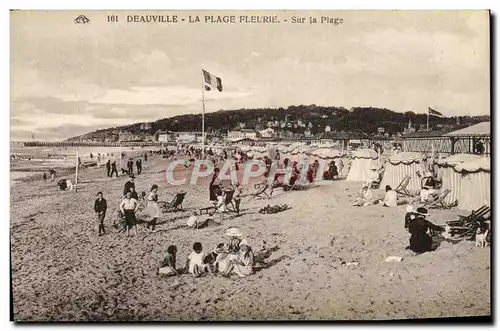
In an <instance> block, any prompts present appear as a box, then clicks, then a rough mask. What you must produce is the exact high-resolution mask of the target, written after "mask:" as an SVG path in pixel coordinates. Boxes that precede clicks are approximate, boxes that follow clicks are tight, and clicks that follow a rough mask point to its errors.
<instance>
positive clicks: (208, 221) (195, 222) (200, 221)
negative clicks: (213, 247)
mask: <svg viewBox="0 0 500 331" xmlns="http://www.w3.org/2000/svg"><path fill="white" fill-rule="evenodd" d="M214 214H215V211H214V210H212V211H210V212H209V213H208V214H207V215H198V213H197V212H193V214H192V215H191V216H189V218H188V220H187V221H186V226H187V227H188V228H192V229H203V228H206V227H207V226H209V225H220V223H219V222H217V221H216V220H214V219H213V215H214Z"/></svg>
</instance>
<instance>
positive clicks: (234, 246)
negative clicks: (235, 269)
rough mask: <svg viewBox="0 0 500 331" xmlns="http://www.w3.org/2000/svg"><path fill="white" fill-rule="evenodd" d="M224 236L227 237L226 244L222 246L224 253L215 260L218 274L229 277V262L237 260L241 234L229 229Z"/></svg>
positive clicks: (236, 230) (238, 231)
mask: <svg viewBox="0 0 500 331" xmlns="http://www.w3.org/2000/svg"><path fill="white" fill-rule="evenodd" d="M225 236H226V237H228V242H227V243H226V244H225V245H224V246H225V249H224V252H223V253H221V254H220V255H219V257H218V258H217V260H218V261H217V263H218V266H219V267H218V268H219V272H220V273H221V275H223V276H227V275H229V273H230V272H231V270H232V266H231V261H233V260H236V259H237V258H238V252H239V250H240V243H241V237H242V236H243V234H242V233H241V231H240V230H239V229H237V228H229V229H227V230H226V233H225Z"/></svg>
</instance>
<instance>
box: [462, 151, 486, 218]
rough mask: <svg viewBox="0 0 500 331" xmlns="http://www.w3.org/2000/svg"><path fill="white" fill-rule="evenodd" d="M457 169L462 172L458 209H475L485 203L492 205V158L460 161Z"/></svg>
mask: <svg viewBox="0 0 500 331" xmlns="http://www.w3.org/2000/svg"><path fill="white" fill-rule="evenodd" d="M455 171H457V172H459V173H460V174H461V181H460V193H459V197H458V209H462V210H467V211H470V210H475V209H478V208H479V207H481V206H483V205H487V206H491V201H490V198H491V176H490V173H491V169H490V159H489V158H487V157H481V158H480V159H476V160H472V161H468V162H464V163H460V164H458V165H457V166H455Z"/></svg>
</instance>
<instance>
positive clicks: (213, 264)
mask: <svg viewBox="0 0 500 331" xmlns="http://www.w3.org/2000/svg"><path fill="white" fill-rule="evenodd" d="M223 251H224V243H219V244H217V247H216V248H215V249H214V250H213V251H212V252H211V253H210V254H207V255H206V256H205V258H204V259H203V264H205V265H206V266H208V268H209V270H210V271H211V272H216V271H217V270H218V267H217V264H218V257H219V255H220V254H221V253H222V252H223Z"/></svg>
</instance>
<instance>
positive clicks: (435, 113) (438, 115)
mask: <svg viewBox="0 0 500 331" xmlns="http://www.w3.org/2000/svg"><path fill="white" fill-rule="evenodd" d="M428 108H429V112H428V114H429V115H433V116H437V117H441V118H444V116H443V114H441V113H440V112H438V111H437V110H434V109H432V108H431V107H428Z"/></svg>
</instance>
